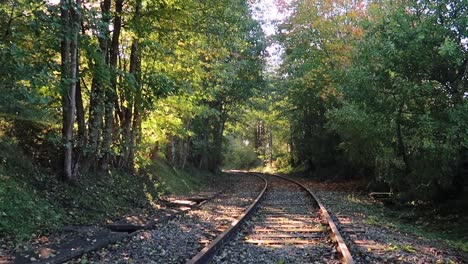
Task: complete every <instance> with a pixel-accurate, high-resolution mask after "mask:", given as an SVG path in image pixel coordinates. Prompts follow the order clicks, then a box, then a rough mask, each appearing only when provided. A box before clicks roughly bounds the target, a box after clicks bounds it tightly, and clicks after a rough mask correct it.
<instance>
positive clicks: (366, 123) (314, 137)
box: [276, 0, 468, 201]
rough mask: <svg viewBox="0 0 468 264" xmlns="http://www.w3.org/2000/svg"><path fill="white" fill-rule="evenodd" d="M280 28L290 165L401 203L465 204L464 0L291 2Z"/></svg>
mask: <svg viewBox="0 0 468 264" xmlns="http://www.w3.org/2000/svg"><path fill="white" fill-rule="evenodd" d="M288 8H289V10H290V12H291V14H292V15H291V16H289V17H288V18H287V19H286V20H285V21H284V22H282V23H281V24H280V25H279V29H278V33H277V35H276V38H277V41H278V42H279V43H280V44H281V45H282V46H283V48H284V53H283V56H282V58H283V62H282V64H281V66H280V67H279V69H278V71H277V72H278V76H277V85H278V86H279V87H281V88H279V89H281V90H282V91H283V92H282V93H284V97H283V104H282V105H283V106H284V109H285V110H284V111H283V114H284V115H285V119H286V120H288V122H289V124H290V128H291V129H290V133H291V140H290V141H289V145H290V148H291V149H292V157H291V158H292V160H293V161H294V162H295V163H302V164H304V165H305V167H306V169H307V170H309V171H313V172H315V173H318V174H324V175H326V176H330V173H332V175H335V176H337V175H341V176H343V177H348V178H349V177H360V178H364V179H365V180H366V182H368V183H370V186H374V188H377V186H380V187H378V188H380V189H381V190H382V191H390V192H392V193H395V194H400V195H401V197H400V198H401V199H402V200H403V201H414V200H422V201H428V200H440V201H443V200H446V199H449V198H450V199H455V198H457V197H458V198H460V197H463V196H465V198H466V193H467V186H468V178H467V175H468V144H467V143H468V118H467V117H468V116H467V115H468V100H467V97H468V75H467V73H468V72H467V69H468V35H467V34H468V32H467V30H468V28H467V22H468V21H467V17H468V6H467V4H466V2H465V1H450V0H444V1H433V0H424V1H405V0H401V1H350V0H336V1H335V0H333V1H332V0H321V1H309V0H299V1H294V2H293V3H292V4H291V5H290V6H289V7H288Z"/></svg>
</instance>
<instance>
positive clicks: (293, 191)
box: [187, 174, 354, 264]
mask: <svg viewBox="0 0 468 264" xmlns="http://www.w3.org/2000/svg"><path fill="white" fill-rule="evenodd" d="M254 175H256V176H258V177H260V178H261V179H263V180H264V182H265V186H264V188H263V190H262V191H261V192H260V194H259V195H258V196H257V198H256V199H255V201H254V202H253V203H252V204H251V205H250V206H249V208H248V209H247V210H246V211H245V212H244V213H243V214H242V215H241V216H240V217H239V218H238V219H237V220H236V221H234V222H233V223H232V224H231V226H230V227H229V228H227V229H226V230H225V231H224V232H223V233H222V234H221V235H219V236H218V237H217V238H216V239H215V240H213V241H212V242H211V243H210V244H209V245H207V246H206V247H205V248H203V250H202V251H200V252H199V253H198V254H197V255H196V256H194V257H193V258H192V259H191V260H189V261H188V262H187V264H196V263H208V261H210V260H211V259H212V258H213V257H214V258H213V260H214V262H215V263H218V262H219V263H224V262H227V263H230V262H236V261H239V262H244V263H246V262H248V261H254V260H252V259H251V258H253V257H255V258H256V260H255V262H258V261H260V262H264V263H266V262H270V261H273V260H278V257H280V259H283V258H282V257H281V255H279V256H278V254H283V255H287V259H288V260H291V261H293V262H294V263H306V262H309V261H317V260H318V261H322V262H327V263H340V262H341V263H354V261H353V259H352V257H351V254H350V253H349V250H348V248H347V247H346V245H345V243H344V242H343V239H342V237H341V235H340V234H339V231H338V229H337V228H336V225H335V224H334V223H333V221H332V220H331V218H330V216H329V214H328V212H327V210H326V208H325V207H324V206H323V205H322V203H321V202H320V201H319V200H318V199H317V197H316V196H315V195H314V194H313V193H312V192H311V191H310V190H309V189H307V188H306V187H305V186H303V185H302V184H301V183H299V182H296V181H294V180H291V179H289V178H286V177H283V176H278V175H268V176H266V175H262V174H254ZM267 189H268V191H267ZM246 222H247V223H246ZM244 223H245V224H244ZM327 230H328V232H327ZM231 238H232V239H231ZM229 240H232V241H231V242H228V241H229ZM272 249H279V251H274V250H272ZM218 251H219V253H218ZM336 252H338V254H336ZM216 253H218V255H216ZM239 253H242V254H241V255H245V258H246V259H242V258H239ZM215 255H216V256H215ZM234 260H235V261H234Z"/></svg>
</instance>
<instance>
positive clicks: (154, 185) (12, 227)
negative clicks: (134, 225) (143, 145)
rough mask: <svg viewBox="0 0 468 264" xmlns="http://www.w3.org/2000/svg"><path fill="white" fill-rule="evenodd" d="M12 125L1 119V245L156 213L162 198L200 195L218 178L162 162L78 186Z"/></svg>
mask: <svg viewBox="0 0 468 264" xmlns="http://www.w3.org/2000/svg"><path fill="white" fill-rule="evenodd" d="M11 124H12V123H11V122H7V121H5V120H4V119H2V118H0V241H2V239H3V240H4V241H13V242H14V243H15V244H17V243H21V242H22V241H25V240H28V239H30V238H32V237H34V236H38V235H41V234H48V233H51V232H54V231H56V230H58V229H60V228H61V227H63V226H68V225H82V224H93V223H99V222H104V221H107V220H108V219H114V218H117V217H119V216H121V215H123V214H125V213H129V212H131V211H134V210H137V211H138V210H140V209H151V205H155V201H156V200H157V199H158V198H159V196H160V195H161V194H168V193H175V194H186V193H189V192H192V191H196V190H199V189H201V188H203V186H204V184H206V183H208V182H209V179H210V177H212V175H211V174H208V173H204V172H199V171H196V170H192V171H191V170H180V169H176V168H173V167H172V166H170V165H169V164H167V163H166V162H165V161H163V160H158V161H155V162H151V163H149V164H147V165H146V167H145V168H144V169H142V170H141V173H138V174H131V173H127V172H124V171H118V170H113V171H110V172H109V173H106V174H88V175H81V176H80V178H79V180H78V181H77V182H75V183H69V182H63V181H61V180H59V177H58V175H57V174H56V173H55V172H53V169H51V168H47V167H42V166H41V164H43V163H38V162H37V160H36V159H35V157H34V156H33V155H29V153H28V152H26V151H27V150H28V149H27V148H23V147H22V142H23V140H18V138H17V137H15V136H12V134H11V133H10V132H9V131H11V126H12V125H11ZM39 126H40V125H39ZM41 143H42V142H41ZM27 154H28V155H27Z"/></svg>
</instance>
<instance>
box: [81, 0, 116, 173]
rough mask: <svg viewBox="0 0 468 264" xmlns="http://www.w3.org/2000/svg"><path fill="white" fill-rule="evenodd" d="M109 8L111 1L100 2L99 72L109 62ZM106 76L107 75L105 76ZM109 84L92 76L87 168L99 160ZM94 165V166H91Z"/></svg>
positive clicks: (101, 78) (105, 67)
mask: <svg viewBox="0 0 468 264" xmlns="http://www.w3.org/2000/svg"><path fill="white" fill-rule="evenodd" d="M110 6H111V0H104V1H102V2H101V10H102V22H103V23H102V25H101V26H100V28H99V29H98V31H99V32H98V40H99V53H100V55H101V56H100V58H98V61H96V65H95V67H98V70H97V71H98V72H99V71H106V70H108V69H107V65H108V62H109V59H108V58H109V57H108V46H109V45H108V42H109V26H108V25H109V21H110ZM106 76H107V75H106ZM108 84H109V80H105V79H103V77H102V76H93V81H92V84H91V99H90V107H89V145H88V149H89V155H88V157H87V163H88V167H90V166H91V167H94V168H95V167H96V165H97V164H96V163H94V162H96V161H98V160H99V159H100V155H101V151H100V145H101V135H102V128H103V116H104V90H105V86H106V85H108ZM91 163H94V164H91Z"/></svg>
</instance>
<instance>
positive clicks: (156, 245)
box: [0, 174, 468, 263]
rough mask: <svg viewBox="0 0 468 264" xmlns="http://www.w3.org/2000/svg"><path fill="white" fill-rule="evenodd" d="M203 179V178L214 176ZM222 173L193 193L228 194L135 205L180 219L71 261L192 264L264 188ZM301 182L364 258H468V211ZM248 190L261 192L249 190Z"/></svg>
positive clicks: (42, 242)
mask: <svg viewBox="0 0 468 264" xmlns="http://www.w3.org/2000/svg"><path fill="white" fill-rule="evenodd" d="M199 177H202V178H201V179H203V177H206V176H199ZM215 178H216V179H215V180H213V181H211V182H210V183H209V184H204V185H203V186H200V187H201V188H199V189H198V190H197V191H195V192H194V193H192V194H191V195H192V196H193V195H197V193H199V196H200V195H203V194H204V193H207V192H211V193H215V192H219V191H221V190H224V191H225V195H221V196H219V197H216V198H214V199H212V200H209V201H207V202H206V203H205V204H204V205H202V206H201V207H200V208H193V209H194V210H189V211H187V212H185V213H182V214H180V213H181V210H180V208H168V207H164V206H161V207H154V205H153V206H151V207H145V208H141V209H139V210H135V211H133V212H132V214H127V216H131V215H139V216H144V217H146V219H150V218H152V219H155V218H158V219H163V218H164V217H163V216H164V215H171V216H175V217H170V218H167V219H165V220H164V219H163V220H161V221H159V222H158V223H156V225H155V226H154V228H150V229H147V230H140V231H136V232H135V233H134V234H133V235H131V236H128V237H122V239H120V238H119V239H118V241H116V242H115V243H111V244H110V245H108V246H105V247H104V248H102V249H99V250H97V251H93V252H92V253H88V254H85V255H83V256H81V257H78V258H75V259H74V260H73V261H71V262H70V263H103V262H105V263H117V262H118V263H184V262H185V260H186V259H187V258H188V257H190V256H191V255H193V254H194V253H196V252H197V251H198V250H199V249H200V248H201V247H203V244H200V243H199V241H200V239H203V238H204V237H205V236H206V235H207V232H206V228H213V226H216V221H220V219H224V218H225V217H229V214H227V215H226V216H223V215H222V214H220V212H221V211H220V210H213V208H219V206H222V207H224V206H225V205H226V204H229V205H230V206H234V207H236V208H237V207H239V208H242V206H245V204H243V202H245V201H246V200H245V199H244V198H245V197H250V198H248V199H251V198H252V197H253V193H256V192H257V190H256V188H246V186H248V187H251V186H254V185H252V183H251V182H248V181H247V182H243V181H242V180H240V179H238V178H236V177H231V176H229V175H227V174H224V175H222V176H218V177H215ZM199 180H200V179H199ZM299 180H300V181H302V182H304V183H305V184H306V185H307V186H309V188H311V189H312V190H313V191H314V192H315V193H316V194H317V195H318V197H319V198H320V199H321V200H322V202H323V203H324V205H325V206H326V207H327V209H328V210H329V212H330V213H331V215H332V217H333V218H334V220H335V221H336V223H337V224H338V227H339V229H340V231H341V232H342V235H343V237H344V238H345V240H346V243H347V244H348V246H349V248H350V251H351V253H352V255H353V257H354V258H355V260H356V262H357V263H468V252H467V251H466V244H467V241H466V234H468V232H466V230H467V226H466V223H468V218H467V217H466V216H460V215H457V216H454V215H450V214H449V215H446V216H443V217H442V216H437V215H432V216H431V217H429V215H430V214H431V213H430V212H424V211H418V210H415V209H414V208H413V209H411V208H388V207H385V206H384V205H382V204H381V202H379V201H376V200H373V199H371V198H369V197H368V196H367V195H366V194H365V193H362V192H360V191H358V190H359V188H357V185H358V184H357V183H356V182H323V181H316V180H312V179H305V178H299ZM243 189H248V190H249V191H250V192H253V193H250V192H247V193H245V192H244V191H243ZM184 197H187V194H179V195H166V196H165V199H167V200H177V199H184ZM233 198H234V199H239V198H241V199H240V200H239V201H240V202H241V203H239V201H236V200H232V199H233ZM248 199H247V200H248ZM122 216H125V215H122ZM116 219H117V218H116ZM223 221H224V220H223ZM106 224H108V222H107V221H105V220H104V219H103V221H100V222H98V223H96V224H94V225H88V226H84V227H83V228H85V229H84V231H82V233H80V232H79V230H77V229H76V228H75V230H72V231H63V230H62V231H61V232H55V233H50V234H41V235H39V236H37V237H35V238H34V239H32V240H30V241H29V242H27V243H23V244H22V245H21V247H18V246H17V247H16V249H14V248H11V246H12V245H13V244H12V243H9V241H5V240H2V241H0V243H1V244H3V245H2V250H3V252H10V253H11V252H13V253H14V251H12V250H16V251H22V252H27V250H28V249H29V250H30V249H32V248H36V249H38V248H41V247H44V246H47V245H51V244H54V243H56V244H65V243H67V242H69V241H70V238H76V236H77V235H76V234H77V233H80V236H83V238H84V239H85V244H93V243H95V241H94V239H93V238H92V237H91V238H90V236H89V235H93V234H96V233H98V232H96V231H102V230H103V228H104V227H105V225H106ZM86 228H88V229H86ZM91 229H92V232H91V233H90V234H86V232H87V231H86V230H88V231H89V230H91ZM125 234H126V233H125ZM4 242H5V243H4ZM8 245H10V246H8ZM36 252H37V253H39V254H42V256H46V257H54V256H55V255H56V254H57V253H58V252H56V251H42V252H40V251H37V250H36ZM1 253H2V252H0V256H1V255H2V254H1ZM23 257H24V258H25V260H29V261H31V262H36V261H37V260H39V259H40V257H38V256H37V254H36V255H34V256H33V255H24V256H23ZM161 260H164V261H166V262H161ZM24 263H27V261H26V262H24ZM251 263H255V260H254V259H252V262H251Z"/></svg>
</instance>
